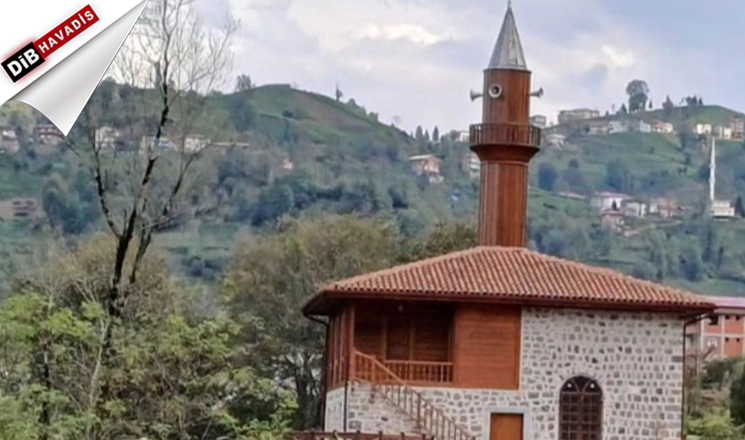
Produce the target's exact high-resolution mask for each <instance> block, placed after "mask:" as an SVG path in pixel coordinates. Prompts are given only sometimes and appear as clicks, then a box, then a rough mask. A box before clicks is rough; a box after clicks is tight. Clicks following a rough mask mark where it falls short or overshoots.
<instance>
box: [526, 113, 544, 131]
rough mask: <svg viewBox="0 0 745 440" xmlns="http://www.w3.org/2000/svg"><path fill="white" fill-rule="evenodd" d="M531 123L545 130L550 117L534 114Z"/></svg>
mask: <svg viewBox="0 0 745 440" xmlns="http://www.w3.org/2000/svg"><path fill="white" fill-rule="evenodd" d="M530 125H532V126H533V127H538V128H540V129H541V130H543V129H544V128H546V126H547V125H548V118H547V117H545V116H543V115H533V116H531V117H530Z"/></svg>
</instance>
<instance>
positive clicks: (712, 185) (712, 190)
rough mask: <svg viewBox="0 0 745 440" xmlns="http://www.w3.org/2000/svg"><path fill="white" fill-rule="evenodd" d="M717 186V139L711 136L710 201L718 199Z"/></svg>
mask: <svg viewBox="0 0 745 440" xmlns="http://www.w3.org/2000/svg"><path fill="white" fill-rule="evenodd" d="M716 186H717V140H716V138H713V137H712V138H711V157H710V158H709V201H710V202H711V203H714V202H715V201H716V193H715V188H716Z"/></svg>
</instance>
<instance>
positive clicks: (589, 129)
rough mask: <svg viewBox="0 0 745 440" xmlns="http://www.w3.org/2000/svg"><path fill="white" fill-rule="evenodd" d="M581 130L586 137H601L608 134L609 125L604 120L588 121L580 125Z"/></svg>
mask: <svg viewBox="0 0 745 440" xmlns="http://www.w3.org/2000/svg"><path fill="white" fill-rule="evenodd" d="M582 130H583V131H584V132H585V133H587V134H588V135H602V134H608V133H610V124H608V121H606V120H604V119H595V120H588V121H585V122H583V123H582Z"/></svg>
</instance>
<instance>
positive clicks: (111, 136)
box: [95, 126, 122, 150]
mask: <svg viewBox="0 0 745 440" xmlns="http://www.w3.org/2000/svg"><path fill="white" fill-rule="evenodd" d="M121 137H122V134H121V132H120V131H119V130H117V129H116V128H114V127H109V126H103V127H100V128H98V129H97V130H96V133H95V138H96V148H99V149H102V150H116V149H117V144H118V143H119V140H120V139H121Z"/></svg>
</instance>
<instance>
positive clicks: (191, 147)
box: [184, 134, 212, 153]
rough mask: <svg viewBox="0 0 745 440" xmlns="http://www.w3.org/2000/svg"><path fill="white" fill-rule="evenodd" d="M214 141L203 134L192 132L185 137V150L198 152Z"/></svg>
mask: <svg viewBox="0 0 745 440" xmlns="http://www.w3.org/2000/svg"><path fill="white" fill-rule="evenodd" d="M211 142H212V141H211V140H210V139H209V138H207V137H206V136H203V135H201V134H190V135H188V136H186V137H185V138H184V151H185V152H187V153H196V152H198V151H202V150H204V149H205V148H207V147H208V146H209V145H210V143H211Z"/></svg>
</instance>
